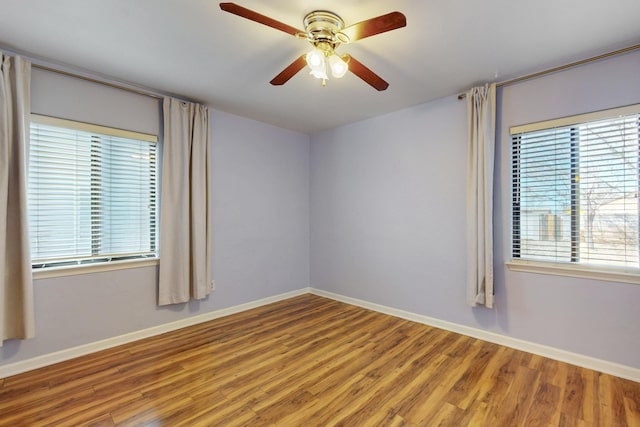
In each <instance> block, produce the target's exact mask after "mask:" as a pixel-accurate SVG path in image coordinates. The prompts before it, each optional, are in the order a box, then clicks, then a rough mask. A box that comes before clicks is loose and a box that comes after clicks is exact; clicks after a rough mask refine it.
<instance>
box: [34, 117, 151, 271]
mask: <svg viewBox="0 0 640 427" xmlns="http://www.w3.org/2000/svg"><path fill="white" fill-rule="evenodd" d="M51 120H52V119H50V118H49V119H47V121H48V122H51ZM69 123H70V122H68V121H65V124H67V125H68V124H69ZM155 162H156V145H155V143H152V142H148V141H143V140H137V139H132V138H124V137H118V136H113V135H104V134H97V133H95V132H87V131H84V130H77V129H70V128H68V127H59V126H53V125H51V124H43V123H38V122H36V121H34V122H32V125H31V147H30V159H29V191H28V192H29V221H30V231H31V243H32V258H33V262H34V264H44V263H50V262H54V263H55V262H62V261H64V262H67V261H72V262H85V261H90V260H95V259H98V260H105V259H107V260H108V259H109V258H111V257H129V256H153V255H154V254H155V251H156V236H155V234H156V224H155V222H156V164H155Z"/></svg>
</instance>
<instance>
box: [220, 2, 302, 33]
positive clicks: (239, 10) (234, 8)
mask: <svg viewBox="0 0 640 427" xmlns="http://www.w3.org/2000/svg"><path fill="white" fill-rule="evenodd" d="M220 9H222V10H224V11H225V12H229V13H233V14H234V15H238V16H241V17H243V18H246V19H249V20H251V21H255V22H257V23H259V24H263V25H266V26H267V27H271V28H275V29H276V30H280V31H284V32H285V33H287V34H291V35H293V36H295V35H296V34H297V33H300V32H301V31H300V30H298V29H297V28H294V27H292V26H290V25H287V24H284V23H282V22H280V21H276V20H275V19H273V18H269V17H268V16H265V15H262V14H260V13H258V12H254V11H253V10H251V9H247V8H246V7H242V6H239V5H237V4H235V3H220Z"/></svg>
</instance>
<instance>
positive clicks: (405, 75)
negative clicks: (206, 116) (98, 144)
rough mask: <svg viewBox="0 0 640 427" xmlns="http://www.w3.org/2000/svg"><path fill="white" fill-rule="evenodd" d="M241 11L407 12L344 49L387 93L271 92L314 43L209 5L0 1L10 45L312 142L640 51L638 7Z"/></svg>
mask: <svg viewBox="0 0 640 427" xmlns="http://www.w3.org/2000/svg"><path fill="white" fill-rule="evenodd" d="M236 3H238V4H240V5H242V6H244V7H247V8H249V9H252V10H255V11H257V12H260V13H262V14H264V15H268V16H270V17H272V18H274V19H277V20H279V21H281V22H284V23H286V24H289V25H292V26H294V27H297V28H300V29H302V27H303V25H302V18H303V16H304V15H305V14H306V13H308V12H310V11H312V10H315V9H325V10H331V11H333V12H335V13H337V14H339V15H340V16H341V17H342V18H343V20H344V21H345V23H346V25H349V24H353V23H355V22H359V21H362V20H365V19H368V18H372V17H375V16H378V15H382V14H385V13H388V12H391V11H394V10H397V11H400V12H402V13H404V14H405V15H406V17H407V27H405V28H402V29H399V30H395V31H391V32H388V33H384V34H379V35H376V36H373V37H370V38H367V39H364V40H360V41H358V42H356V43H354V44H349V45H343V46H340V48H339V49H338V51H339V52H340V53H350V54H352V55H353V56H354V57H355V58H357V59H358V60H360V62H363V63H364V64H365V65H367V66H368V67H369V68H371V69H372V70H373V71H375V72H376V73H377V74H379V75H380V76H381V77H382V78H384V79H385V80H387V81H388V82H389V84H390V86H389V88H388V89H387V90H386V91H384V92H378V91H376V90H374V89H373V88H371V87H370V86H368V85H367V84H366V83H364V82H363V81H361V80H360V79H359V78H357V77H356V76H355V75H353V74H347V76H345V77H344V78H343V79H340V80H337V79H332V80H330V81H329V82H328V84H327V86H326V87H325V88H322V87H321V85H320V81H319V80H316V79H314V78H313V77H311V76H310V75H308V74H307V72H306V71H305V70H303V71H301V72H300V73H298V74H297V75H296V76H294V77H293V78H292V79H291V80H290V81H289V82H288V83H287V84H286V85H284V86H280V87H278V86H271V85H270V84H269V81H270V80H271V79H272V78H273V77H274V76H275V75H276V74H278V73H279V72H280V71H281V70H282V69H283V68H284V67H285V66H287V65H288V64H290V63H291V62H292V61H293V60H294V59H295V58H296V57H297V56H299V55H300V54H302V53H304V52H305V51H307V50H308V48H309V45H308V43H307V42H305V41H302V40H297V39H296V38H294V37H292V36H289V35H287V34H285V33H283V32H281V31H277V30H275V29H272V28H269V27H266V26H264V25H260V24H258V23H255V22H252V21H249V20H246V19H243V18H240V17H238V16H235V15H232V14H229V13H226V12H223V11H221V10H220V8H219V6H218V2H216V1H211V0H56V1H51V0H0V47H3V48H5V49H9V50H13V51H19V52H22V53H25V54H29V55H32V56H33V57H35V58H41V59H46V60H49V61H51V62H54V63H58V64H61V65H68V66H71V67H75V68H77V69H81V70H89V71H92V72H97V73H99V74H102V75H104V76H108V77H111V78H113V79H116V80H120V81H124V82H132V83H136V84H139V85H143V86H146V87H149V88H154V89H156V90H159V91H162V92H166V93H171V94H176V95H178V96H181V97H185V98H189V99H193V100H197V101H200V102H205V103H207V104H209V105H211V106H212V107H214V108H216V109H219V110H224V111H227V112H230V113H235V114H239V115H242V116H245V117H250V118H253V119H257V120H260V121H263V122H267V123H271V124H274V125H277V126H281V127H285V128H289V129H294V130H298V131H301V132H305V133H314V132H317V131H320V130H323V129H328V128H333V127H336V126H339V125H342V124H345V123H350V122H354V121H358V120H361V119H364V118H367V117H371V116H375V115H379V114H384V113H387V112H391V111H395V110H398V109H402V108H404V107H408V106H411V105H416V104H419V103H423V102H426V101H430V100H433V99H437V98H440V97H443V96H447V95H451V94H455V93H457V92H461V91H463V90H466V89H468V88H469V87H471V86H473V85H476V84H480V83H484V82H486V81H502V80H505V79H508V78H512V77H516V76H520V75H524V74H528V73H531V72H534V71H539V70H543V69H547V68H550V67H554V66H558V65H562V64H565V63H569V62H573V61H576V60H579V59H583V58H586V57H590V56H594V55H597V54H601V53H605V52H609V51H612V50H616V49H619V48H623V47H627V46H630V45H634V44H637V43H639V42H640V25H639V24H638V17H640V1H638V0H606V1H605V0H528V1H524V0H485V1H476V0H398V1H393V2H389V1H384V0H323V1H321V0H271V1H268V2H265V1H259V0H237V1H236ZM639 71H640V70H639Z"/></svg>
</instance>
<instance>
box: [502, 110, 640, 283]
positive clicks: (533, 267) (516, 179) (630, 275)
mask: <svg viewBox="0 0 640 427" xmlns="http://www.w3.org/2000/svg"><path fill="white" fill-rule="evenodd" d="M636 114H640V104H634V105H628V106H624V107H619V108H613V109H607V110H601V111H595V112H591V113H586V114H579V115H574V116H567V117H562V118H558V119H552V120H546V121H541V122H536V123H530V124H525V125H518V126H512V127H510V128H509V138H508V141H509V150H510V151H509V152H510V154H511V155H510V160H511V164H510V172H509V174H510V177H511V182H512V184H511V186H510V188H509V193H510V194H509V198H510V200H511V203H510V206H509V208H510V209H509V218H510V222H509V227H510V228H509V250H510V252H509V253H510V255H509V257H510V260H509V261H507V262H506V263H505V264H506V266H507V267H508V268H509V269H510V270H512V271H519V272H528V273H539V274H550V275H558V276H566V277H575V278H586V279H595V280H605V281H612V282H623V283H631V284H640V267H639V268H628V267H607V266H591V265H587V264H580V263H578V262H574V261H573V260H575V259H577V257H578V253H577V250H578V248H577V245H576V244H575V243H576V242H574V241H573V240H572V242H571V259H572V261H571V262H566V263H564V262H552V261H544V260H529V259H522V258H520V257H516V256H514V254H515V253H517V252H518V253H519V248H518V247H516V244H515V241H516V236H519V235H520V233H521V230H520V227H521V224H520V220H518V219H515V218H514V211H515V209H514V207H517V206H518V205H519V203H520V201H519V200H517V197H516V195H515V194H516V191H515V190H516V188H517V187H516V186H518V185H520V175H519V170H518V172H517V173H516V171H517V168H519V160H517V158H516V155H517V153H516V148H515V147H514V144H513V142H512V140H513V139H514V137H515V136H516V135H519V134H522V133H527V132H535V131H540V130H546V129H552V128H559V127H570V126H574V125H575V126H576V129H572V132H571V148H570V150H571V171H570V172H571V173H570V175H571V199H572V203H571V204H572V212H571V227H572V229H573V228H575V227H579V214H578V212H576V211H575V207H576V206H574V202H575V198H576V197H579V196H578V194H577V192H576V190H575V188H576V187H575V185H574V184H575V182H576V181H575V180H576V174H577V171H576V170H575V167H574V166H575V165H576V164H577V159H576V158H575V157H574V156H576V155H579V154H578V153H577V152H576V150H575V141H576V140H577V139H574V131H576V130H577V126H578V125H580V124H583V123H587V122H592V121H598V120H603V119H610V118H616V117H620V116H627V115H636ZM638 132H639V137H640V118H639V119H638ZM639 149H640V141H639ZM517 194H520V193H519V191H518V192H517ZM572 234H573V233H572ZM572 239H573V237H572ZM519 241H520V240H518V242H519Z"/></svg>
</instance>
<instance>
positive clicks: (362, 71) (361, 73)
mask: <svg viewBox="0 0 640 427" xmlns="http://www.w3.org/2000/svg"><path fill="white" fill-rule="evenodd" d="M345 56H347V57H348V61H349V71H351V72H352V73H353V74H355V75H356V76H358V77H360V78H361V79H362V80H364V81H365V82H367V83H368V84H370V85H371V86H372V87H373V88H374V89H376V90H380V91H382V90H385V89H386V88H388V87H389V83H387V82H386V81H384V80H383V79H382V77H380V76H379V75H377V74H376V73H374V72H373V71H371V70H370V69H369V68H367V67H366V66H365V65H364V64H363V63H362V62H360V61H358V60H357V59H355V58H354V57H353V56H351V55H345Z"/></svg>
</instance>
